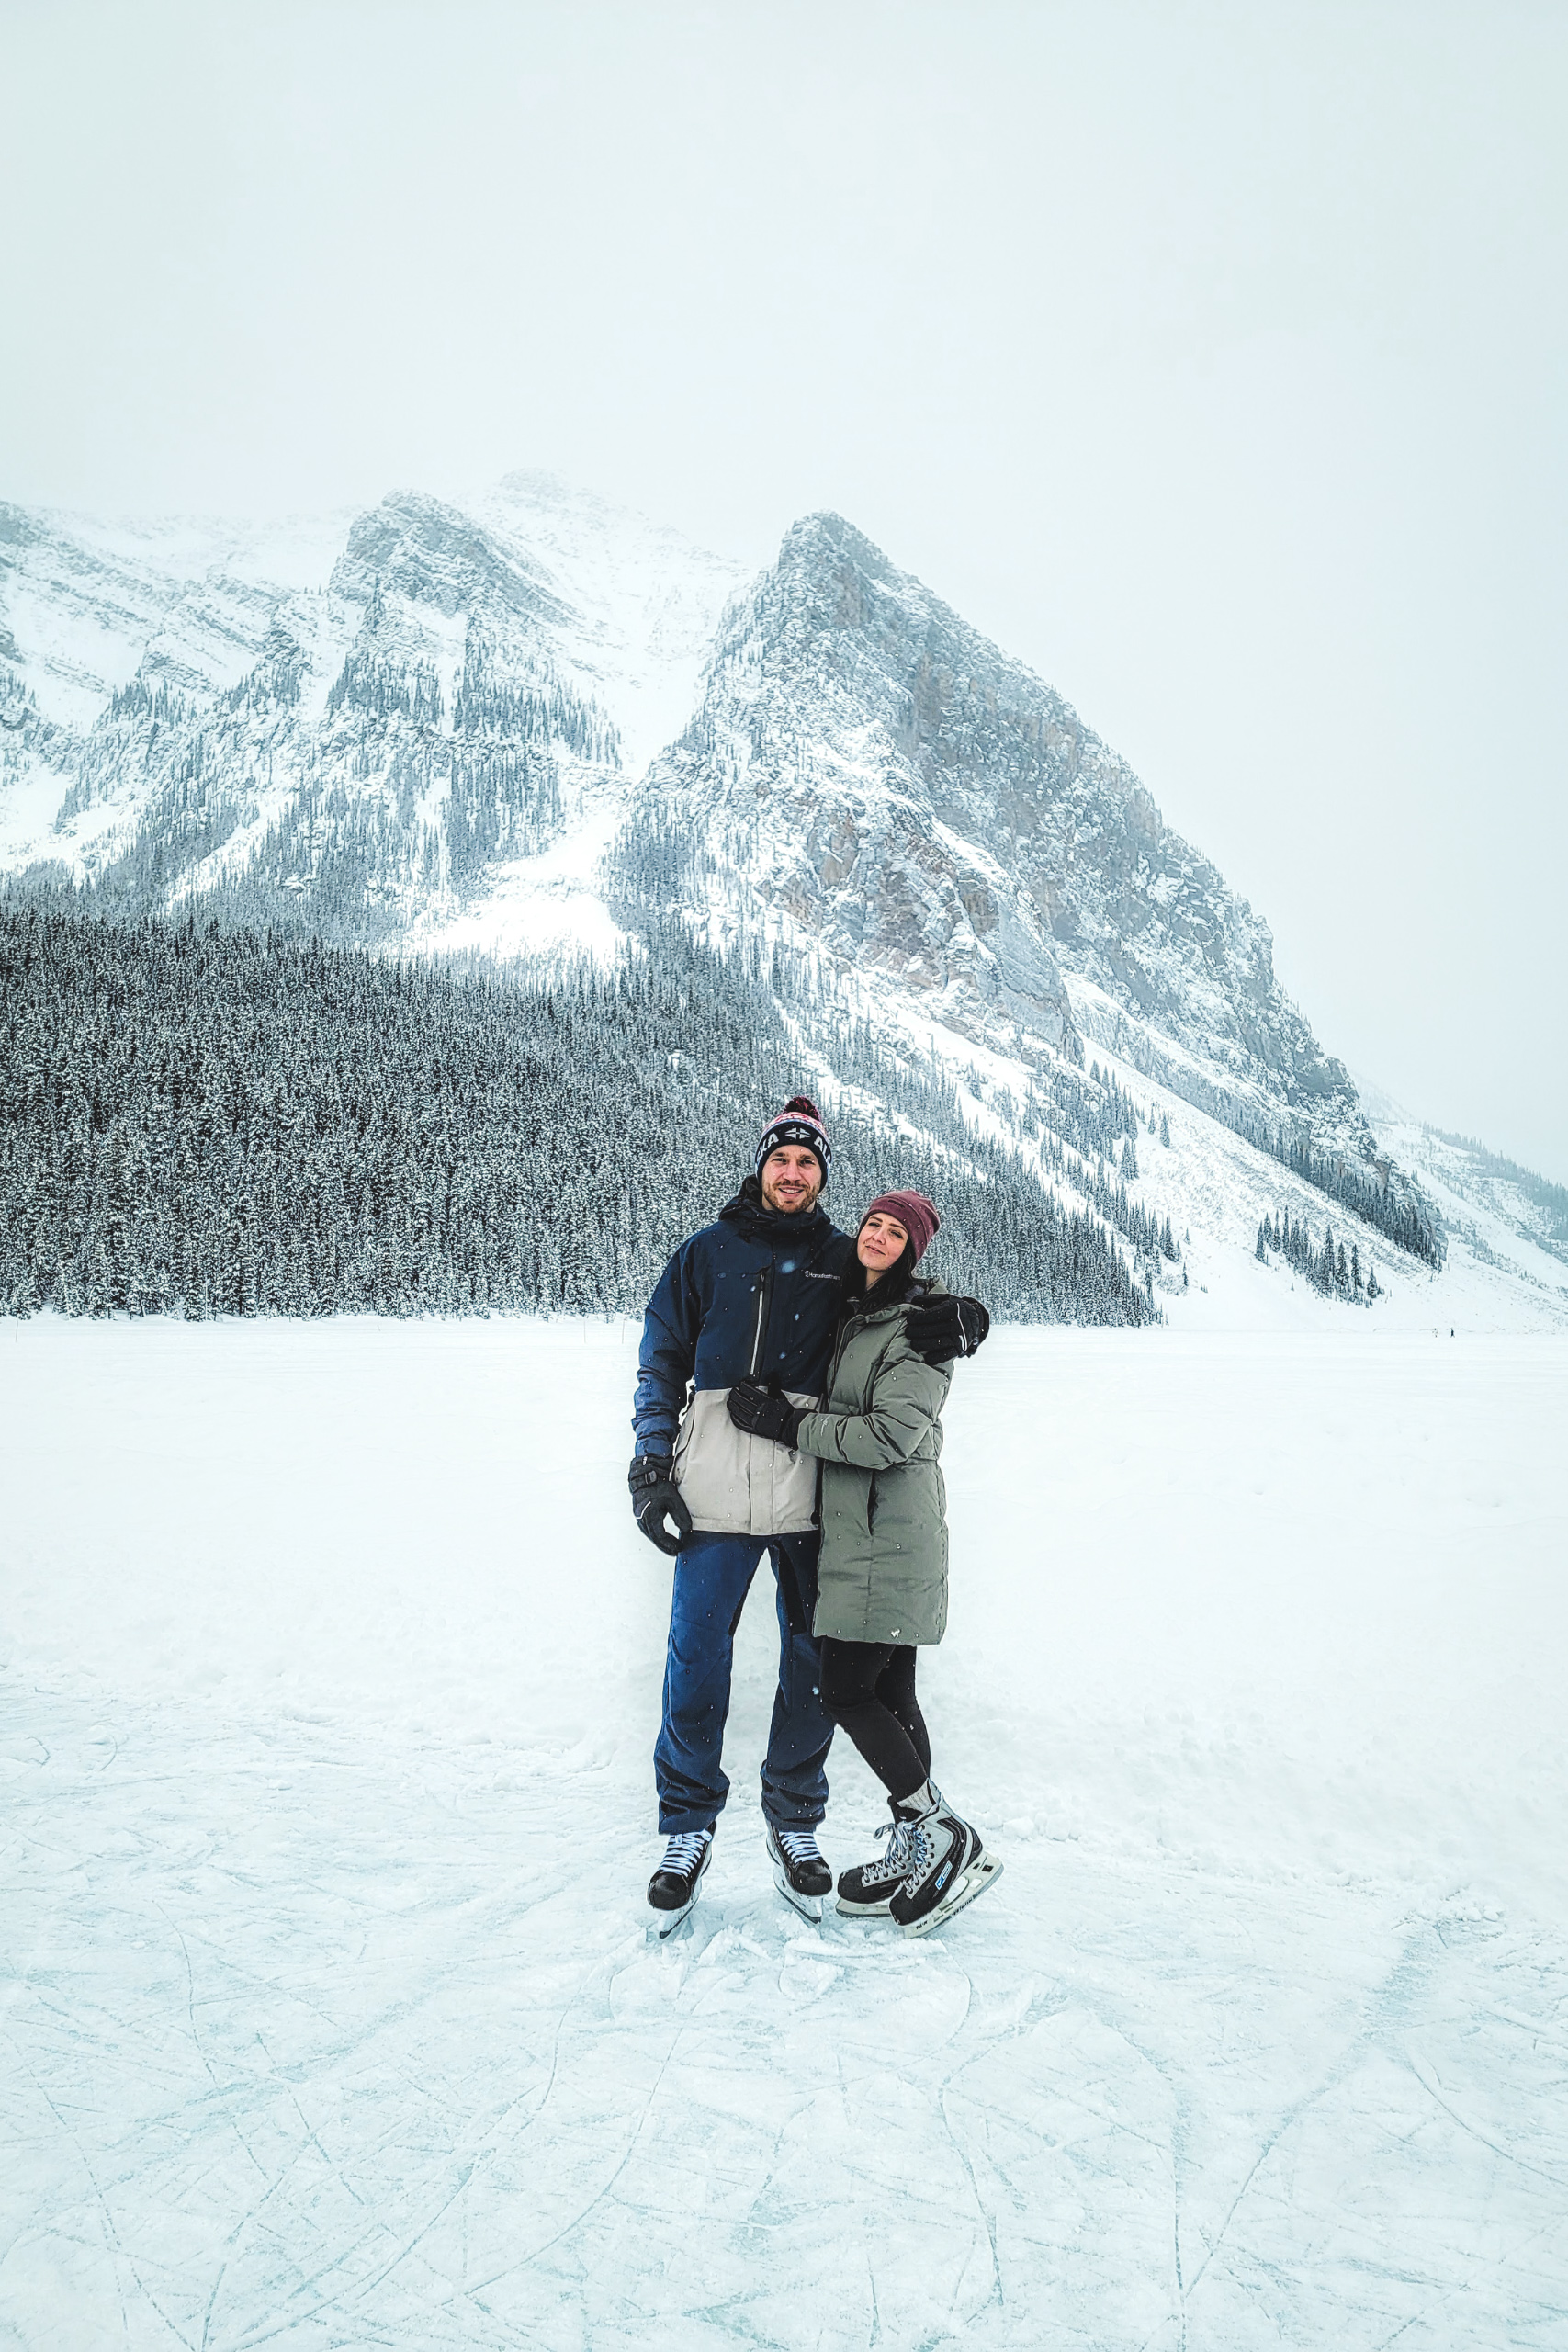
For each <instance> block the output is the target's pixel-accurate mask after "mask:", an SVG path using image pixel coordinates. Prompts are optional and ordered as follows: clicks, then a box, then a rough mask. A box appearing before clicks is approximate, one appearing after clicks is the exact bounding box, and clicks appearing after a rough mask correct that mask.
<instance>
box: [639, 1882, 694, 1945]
mask: <svg viewBox="0 0 1568 2352" xmlns="http://www.w3.org/2000/svg"><path fill="white" fill-rule="evenodd" d="M700 1893H701V1889H700V1888H699V1889H698V1894H700ZM696 1907H697V1895H695V1894H694V1895H693V1897H692V1899H691V1901H690V1902H689V1903H682V1905H681V1908H680V1909H679V1911H656V1912H655V1913H654V1915H653V1917H652V1918H651V1919H649V1923H648V1940H649V1943H650V1944H667V1943H668V1942H669V1940H670V1939H671V1936H673V1935H678V1934H679V1933H680V1930H681V1929H682V1928H683V1927H684V1926H685V1924H686V1922H687V1920H688V1919H689V1918H690V1917H691V1916H692V1914H693V1912H694V1910H695V1909H696Z"/></svg>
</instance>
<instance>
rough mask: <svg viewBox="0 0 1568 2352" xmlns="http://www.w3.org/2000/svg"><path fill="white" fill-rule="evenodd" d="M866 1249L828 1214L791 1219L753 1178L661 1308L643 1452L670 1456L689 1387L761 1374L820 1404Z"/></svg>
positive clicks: (651, 1314)
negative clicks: (848, 1281)
mask: <svg viewBox="0 0 1568 2352" xmlns="http://www.w3.org/2000/svg"><path fill="white" fill-rule="evenodd" d="M853 1261H854V1242H853V1240H852V1238H851V1237H850V1236H849V1235H848V1234H847V1233H840V1230H839V1228H838V1227H837V1226H836V1225H835V1224H834V1223H833V1222H832V1219H831V1218H830V1217H829V1216H828V1215H827V1214H826V1212H825V1211H824V1210H823V1209H821V1208H819V1207H815V1206H814V1207H812V1208H810V1209H808V1210H807V1211H806V1212H805V1213H804V1214H802V1213H800V1212H798V1211H797V1212H796V1214H795V1216H783V1215H781V1214H780V1212H779V1211H778V1210H776V1209H771V1208H769V1207H768V1206H767V1204H766V1203H765V1202H764V1201H763V1199H762V1193H761V1185H760V1184H759V1183H758V1182H757V1180H756V1178H755V1177H754V1176H753V1177H748V1179H747V1181H746V1182H745V1183H744V1184H743V1185H742V1186H741V1188H740V1191H739V1194H738V1195H737V1197H736V1198H735V1199H734V1200H733V1201H731V1202H730V1203H729V1204H728V1207H727V1208H724V1209H721V1210H720V1212H719V1214H718V1217H717V1219H716V1222H715V1223H714V1224H712V1225H706V1226H705V1227H703V1229H702V1231H701V1232H700V1233H694V1234H693V1236H692V1238H691V1239H690V1240H689V1241H683V1242H682V1245H681V1247H680V1249H679V1250H676V1252H675V1255H674V1256H673V1257H672V1258H671V1261H670V1263H669V1264H668V1265H667V1266H666V1267H665V1269H664V1272H663V1273H662V1274H661V1275H660V1278H659V1285H658V1288H657V1289H656V1290H655V1291H654V1294H653V1296H652V1298H651V1299H650V1300H649V1306H648V1317H647V1320H646V1322H645V1323H644V1325H643V1334H642V1349H641V1352H640V1354H639V1356H638V1358H637V1402H636V1406H635V1408H634V1410H633V1413H632V1427H633V1429H634V1430H636V1432H637V1453H672V1452H673V1450H674V1445H675V1434H676V1429H677V1425H678V1424H679V1422H680V1419H681V1415H682V1410H683V1409H684V1407H685V1404H686V1397H687V1391H688V1387H694V1388H695V1389H697V1390H698V1391H699V1392H701V1391H702V1390H704V1389H713V1388H719V1389H728V1388H733V1387H734V1385H735V1384H736V1383H737V1381H740V1380H745V1379H747V1378H748V1377H750V1376H751V1375H753V1374H754V1375H755V1376H756V1377H757V1378H758V1379H761V1380H767V1379H772V1378H775V1377H776V1379H777V1380H778V1383H779V1385H780V1387H781V1388H783V1389H784V1391H785V1392H786V1394H787V1393H795V1394H798V1395H802V1396H805V1397H812V1398H815V1397H819V1396H820V1395H821V1393H822V1389H823V1387H824V1385H825V1384H826V1382H827V1378H828V1366H829V1362H830V1360H831V1357H832V1352H833V1341H834V1338H835V1336H836V1333H837V1330H838V1322H839V1308H840V1304H841V1302H842V1299H843V1295H844V1282H845V1277H846V1276H847V1274H848V1272H849V1271H850V1268H851V1266H852V1263H853Z"/></svg>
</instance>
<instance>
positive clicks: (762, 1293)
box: [751, 1258, 773, 1380]
mask: <svg viewBox="0 0 1568 2352" xmlns="http://www.w3.org/2000/svg"><path fill="white" fill-rule="evenodd" d="M772 1296H773V1260H772V1259H771V1258H770V1259H769V1261H768V1262H767V1264H766V1265H765V1266H764V1267H763V1268H762V1271H761V1273H760V1274H759V1275H758V1277H757V1323H756V1329H754V1330H753V1332H752V1334H751V1377H752V1379H753V1380H755V1379H756V1378H757V1376H758V1374H760V1373H761V1369H762V1342H763V1340H765V1339H766V1338H767V1336H768V1301H769V1300H770V1299H771V1298H772Z"/></svg>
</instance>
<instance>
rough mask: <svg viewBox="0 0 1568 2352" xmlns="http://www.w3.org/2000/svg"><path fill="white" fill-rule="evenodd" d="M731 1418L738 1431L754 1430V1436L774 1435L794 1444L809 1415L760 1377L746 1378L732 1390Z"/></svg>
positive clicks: (730, 1400) (779, 1442)
mask: <svg viewBox="0 0 1568 2352" xmlns="http://www.w3.org/2000/svg"><path fill="white" fill-rule="evenodd" d="M729 1418H730V1419H731V1420H732V1421H733V1422H734V1423H735V1426H736V1428H737V1429H738V1430H750V1433H751V1435H752V1436H753V1437H771V1438H773V1439H774V1440H775V1441H776V1442H777V1443H778V1444H780V1445H787V1446H791V1447H793V1446H794V1444H795V1434H796V1432H797V1430H799V1428H800V1424H801V1422H802V1421H803V1420H804V1419H806V1414H805V1411H804V1409H803V1408H801V1407H800V1406H798V1405H792V1404H791V1403H790V1401H789V1398H788V1397H781V1396H780V1395H779V1393H778V1391H777V1390H776V1389H774V1388H765V1387H764V1386H763V1385H762V1383H761V1381H760V1380H742V1381H739V1382H738V1383H737V1384H736V1385H735V1386H734V1387H733V1388H732V1389H731V1390H730V1392H729Z"/></svg>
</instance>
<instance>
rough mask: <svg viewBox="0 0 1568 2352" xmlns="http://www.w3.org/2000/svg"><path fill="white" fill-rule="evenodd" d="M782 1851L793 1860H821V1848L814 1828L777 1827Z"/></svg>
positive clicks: (776, 1832)
mask: <svg viewBox="0 0 1568 2352" xmlns="http://www.w3.org/2000/svg"><path fill="white" fill-rule="evenodd" d="M773 1835H774V1837H775V1838H777V1839H778V1841H779V1847H780V1849H781V1851H782V1852H783V1853H784V1856H785V1858H786V1860H789V1861H792V1862H819V1861H820V1860H821V1859H822V1854H821V1849H820V1848H819V1847H818V1843H817V1832H816V1831H815V1830H814V1829H775V1830H774V1832H773Z"/></svg>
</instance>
